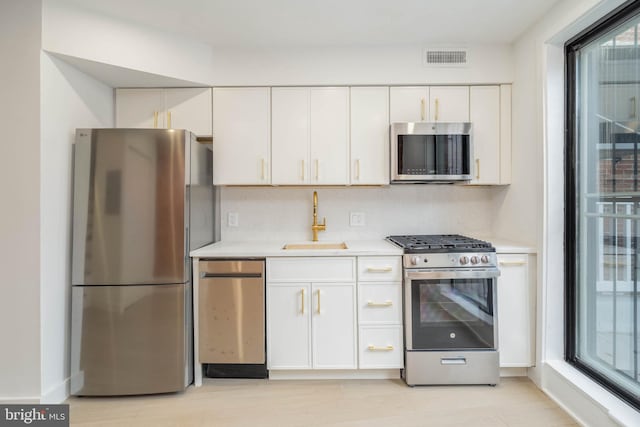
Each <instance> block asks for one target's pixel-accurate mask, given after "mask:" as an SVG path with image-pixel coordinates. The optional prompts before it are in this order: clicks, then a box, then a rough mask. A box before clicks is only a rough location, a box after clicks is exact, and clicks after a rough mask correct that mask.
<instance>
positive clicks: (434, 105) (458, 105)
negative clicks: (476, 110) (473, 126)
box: [428, 86, 469, 122]
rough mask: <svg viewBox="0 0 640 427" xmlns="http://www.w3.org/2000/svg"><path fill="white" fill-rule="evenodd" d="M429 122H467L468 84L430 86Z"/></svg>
mask: <svg viewBox="0 0 640 427" xmlns="http://www.w3.org/2000/svg"><path fill="white" fill-rule="evenodd" d="M428 117H429V121H430V122H468V121H469V87H468V86H431V87H430V88H429V115H428Z"/></svg>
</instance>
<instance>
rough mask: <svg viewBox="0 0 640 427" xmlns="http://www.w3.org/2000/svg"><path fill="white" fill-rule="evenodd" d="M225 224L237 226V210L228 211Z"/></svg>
mask: <svg viewBox="0 0 640 427" xmlns="http://www.w3.org/2000/svg"><path fill="white" fill-rule="evenodd" d="M227 225H228V226H229V227H237V226H238V213H237V212H229V214H228V215H227Z"/></svg>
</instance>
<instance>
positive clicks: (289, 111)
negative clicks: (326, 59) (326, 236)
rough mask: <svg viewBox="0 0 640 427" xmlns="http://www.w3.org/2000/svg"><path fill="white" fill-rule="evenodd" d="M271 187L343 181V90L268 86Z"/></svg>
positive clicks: (345, 90)
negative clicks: (270, 92)
mask: <svg viewBox="0 0 640 427" xmlns="http://www.w3.org/2000/svg"><path fill="white" fill-rule="evenodd" d="M271 119H272V140H271V144H272V145H271V149H272V157H273V170H272V175H271V179H272V183H273V184H274V185H303V184H312V185H346V184H348V182H349V173H348V170H349V162H348V156H349V88H347V87H326V88H297V87H296V88H273V89H272V102H271Z"/></svg>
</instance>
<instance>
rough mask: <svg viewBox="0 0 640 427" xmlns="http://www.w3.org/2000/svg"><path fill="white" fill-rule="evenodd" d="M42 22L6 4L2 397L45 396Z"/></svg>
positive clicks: (14, 3) (0, 167)
mask: <svg viewBox="0 0 640 427" xmlns="http://www.w3.org/2000/svg"><path fill="white" fill-rule="evenodd" d="M40 22H41V5H40V1H24V0H3V1H2V2H1V3H0V55H2V66H0V82H2V102H0V129H2V141H1V142H0V196H1V200H2V201H1V205H0V206H1V208H0V272H1V273H2V279H1V282H0V341H1V344H0V401H12V400H13V401H21V402H24V401H27V400H37V399H38V397H39V396H40V298H39V292H40V240H39V239H40V217H39V212H40V210H39V209H40V201H39V200H40Z"/></svg>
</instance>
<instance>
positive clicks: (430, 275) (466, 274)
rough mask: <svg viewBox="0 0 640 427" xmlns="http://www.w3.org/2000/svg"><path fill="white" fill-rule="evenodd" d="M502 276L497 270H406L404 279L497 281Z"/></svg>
mask: <svg viewBox="0 0 640 427" xmlns="http://www.w3.org/2000/svg"><path fill="white" fill-rule="evenodd" d="M498 276H500V270H498V269H497V268H485V269H482V270H479V271H478V270H462V269H460V270H449V269H447V270H405V272H404V277H405V279H408V280H434V279H495V278H496V277H498Z"/></svg>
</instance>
